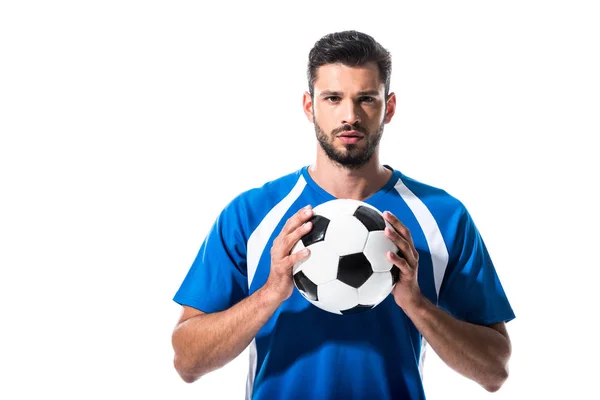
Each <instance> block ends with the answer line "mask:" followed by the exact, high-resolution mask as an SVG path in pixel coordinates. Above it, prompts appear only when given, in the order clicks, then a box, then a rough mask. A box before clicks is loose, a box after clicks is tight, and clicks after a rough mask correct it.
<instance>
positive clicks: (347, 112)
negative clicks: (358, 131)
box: [341, 101, 360, 125]
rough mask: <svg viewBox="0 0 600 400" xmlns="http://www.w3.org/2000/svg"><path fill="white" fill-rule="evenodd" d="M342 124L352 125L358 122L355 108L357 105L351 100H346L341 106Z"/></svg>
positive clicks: (358, 116)
mask: <svg viewBox="0 0 600 400" xmlns="http://www.w3.org/2000/svg"><path fill="white" fill-rule="evenodd" d="M342 110H343V114H342V120H341V123H342V125H346V124H349V125H354V124H357V123H360V115H359V111H358V109H357V105H356V104H354V102H353V101H347V102H346V104H345V105H344V107H342Z"/></svg>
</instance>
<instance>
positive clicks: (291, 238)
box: [281, 221, 313, 254]
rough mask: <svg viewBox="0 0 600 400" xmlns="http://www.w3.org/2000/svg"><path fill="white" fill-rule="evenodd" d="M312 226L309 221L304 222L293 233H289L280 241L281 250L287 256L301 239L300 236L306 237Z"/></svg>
mask: <svg viewBox="0 0 600 400" xmlns="http://www.w3.org/2000/svg"><path fill="white" fill-rule="evenodd" d="M312 227H313V225H312V222H311V221H306V222H305V223H303V224H302V225H300V226H299V227H298V228H296V229H295V230H294V231H293V232H291V233H289V234H288V235H287V236H285V237H284V238H283V240H282V248H281V249H282V250H283V251H284V252H285V253H286V254H289V252H290V251H292V248H293V247H294V246H295V245H296V243H298V241H299V240H300V239H301V238H302V236H304V235H306V234H307V233H308V232H310V230H311V229H312Z"/></svg>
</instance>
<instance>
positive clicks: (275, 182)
mask: <svg viewBox="0 0 600 400" xmlns="http://www.w3.org/2000/svg"><path fill="white" fill-rule="evenodd" d="M304 184H305V182H304V178H303V176H302V170H301V169H298V170H296V171H293V172H290V173H287V174H285V175H282V176H279V177H276V178H273V179H271V180H269V181H267V182H265V183H263V184H262V185H260V186H257V187H253V188H250V189H246V190H244V191H242V192H240V193H239V194H238V195H237V196H235V197H234V198H233V199H232V200H231V201H230V202H229V203H228V204H227V205H226V206H225V207H224V208H223V211H222V214H221V216H222V217H225V218H227V219H232V218H233V219H235V220H236V224H237V225H242V226H243V227H244V228H245V230H246V231H247V232H246V234H247V235H249V234H250V233H251V232H252V231H253V230H254V229H255V228H256V226H258V224H259V223H260V222H261V221H262V219H263V218H264V217H265V216H266V215H267V214H268V213H269V211H271V210H272V209H273V208H274V207H275V206H276V205H277V204H278V203H279V202H281V201H282V200H283V199H284V198H285V197H286V196H288V195H289V194H290V193H292V192H293V191H294V190H301V189H302V188H303V186H304ZM247 235H246V236H247Z"/></svg>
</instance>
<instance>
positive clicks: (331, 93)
mask: <svg viewBox="0 0 600 400" xmlns="http://www.w3.org/2000/svg"><path fill="white" fill-rule="evenodd" d="M342 94H343V93H342V92H336V91H335V90H323V91H322V92H321V97H325V96H341V95H342ZM358 95H359V96H378V95H379V91H378V90H363V91H361V92H358Z"/></svg>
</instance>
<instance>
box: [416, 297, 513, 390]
mask: <svg viewBox="0 0 600 400" xmlns="http://www.w3.org/2000/svg"><path fill="white" fill-rule="evenodd" d="M405 312H406V313H407V315H408V317H409V318H410V319H411V320H412V321H413V323H414V324H415V327H416V328H417V329H418V330H419V331H420V332H421V333H422V335H423V337H424V338H425V340H427V342H428V343H429V345H431V347H432V348H433V350H435V352H436V353H437V354H438V355H439V357H440V358H441V359H442V360H443V361H444V362H445V363H446V364H447V365H448V366H450V367H451V368H452V369H454V370H455V371H457V372H458V373H460V374H462V375H463V376H466V377H467V378H470V379H472V380H474V381H476V382H478V383H479V384H480V385H481V386H483V387H484V388H485V389H486V390H488V391H496V390H498V389H499V388H500V386H501V385H502V383H503V382H504V381H505V380H506V378H507V376H508V371H507V363H508V359H509V357H510V353H511V348H510V341H509V340H508V338H507V337H505V336H504V335H502V334H501V333H500V332H498V331H497V330H495V329H492V328H490V327H487V326H481V325H475V324H471V323H467V322H464V321H460V320H457V319H456V318H454V317H452V316H451V315H450V314H448V313H447V312H445V311H444V310H442V309H441V308H439V307H437V306H435V305H434V304H432V303H431V302H430V301H429V300H427V299H426V298H424V297H423V298H422V299H421V300H420V301H419V302H418V303H416V304H414V305H413V306H411V307H407V309H406V310H405Z"/></svg>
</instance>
